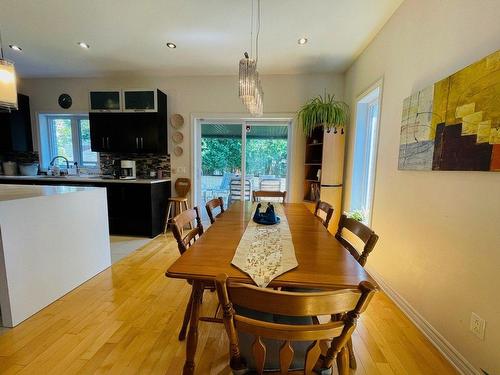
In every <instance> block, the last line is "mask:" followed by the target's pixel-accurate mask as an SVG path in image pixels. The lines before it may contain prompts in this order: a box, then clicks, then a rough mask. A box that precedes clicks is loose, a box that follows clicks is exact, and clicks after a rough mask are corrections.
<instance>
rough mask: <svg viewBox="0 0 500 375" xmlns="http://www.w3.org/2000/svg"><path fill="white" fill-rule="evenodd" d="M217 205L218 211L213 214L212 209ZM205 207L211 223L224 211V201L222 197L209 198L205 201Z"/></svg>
mask: <svg viewBox="0 0 500 375" xmlns="http://www.w3.org/2000/svg"><path fill="white" fill-rule="evenodd" d="M217 207H219V209H220V212H219V214H218V215H216V216H214V213H213V210H214V209H216V208H217ZM205 208H206V209H207V214H208V218H209V219H210V224H213V223H215V218H217V217H219V216H220V215H221V214H223V213H224V201H223V200H222V197H219V198H214V199H211V200H209V201H208V202H207V204H206V205H205Z"/></svg>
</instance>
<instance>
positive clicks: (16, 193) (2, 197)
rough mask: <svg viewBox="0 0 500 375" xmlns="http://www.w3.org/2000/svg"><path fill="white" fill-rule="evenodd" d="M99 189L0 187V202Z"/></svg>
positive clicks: (33, 186) (81, 187)
mask: <svg viewBox="0 0 500 375" xmlns="http://www.w3.org/2000/svg"><path fill="white" fill-rule="evenodd" d="M94 189H99V188H96V187H88V186H57V185H56V186H43V185H0V202H5V201H12V200H16V199H26V198H36V197H46V196H51V195H59V194H67V193H76V192H79V191H88V190H94Z"/></svg>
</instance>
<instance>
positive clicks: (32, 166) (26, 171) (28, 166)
mask: <svg viewBox="0 0 500 375" xmlns="http://www.w3.org/2000/svg"><path fill="white" fill-rule="evenodd" d="M19 171H20V172H21V176H36V175H37V174H38V163H23V164H19Z"/></svg>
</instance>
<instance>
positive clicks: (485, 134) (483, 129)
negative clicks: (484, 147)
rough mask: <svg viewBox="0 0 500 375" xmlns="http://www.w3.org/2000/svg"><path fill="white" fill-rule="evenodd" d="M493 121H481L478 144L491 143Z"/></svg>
mask: <svg viewBox="0 0 500 375" xmlns="http://www.w3.org/2000/svg"><path fill="white" fill-rule="evenodd" d="M490 132H491V120H486V121H481V122H480V123H479V124H477V139H476V142H477V143H487V142H489V141H490Z"/></svg>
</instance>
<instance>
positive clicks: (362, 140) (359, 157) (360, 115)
mask: <svg viewBox="0 0 500 375" xmlns="http://www.w3.org/2000/svg"><path fill="white" fill-rule="evenodd" d="M381 94H382V81H379V82H377V83H376V84H375V85H373V86H372V87H371V88H370V89H368V90H367V91H366V92H365V93H363V94H362V95H361V96H360V97H359V98H358V100H357V103H356V132H355V143H354V164H353V174H352V183H351V186H352V190H351V201H350V205H349V207H350V210H351V211H357V212H358V213H361V214H362V216H363V222H364V223H365V224H367V225H370V224H371V219H372V208H373V194H374V189H375V167H376V161H377V144H378V133H379V121H380V106H381Z"/></svg>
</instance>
